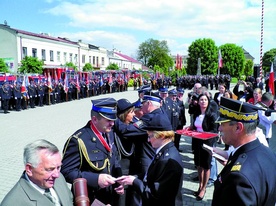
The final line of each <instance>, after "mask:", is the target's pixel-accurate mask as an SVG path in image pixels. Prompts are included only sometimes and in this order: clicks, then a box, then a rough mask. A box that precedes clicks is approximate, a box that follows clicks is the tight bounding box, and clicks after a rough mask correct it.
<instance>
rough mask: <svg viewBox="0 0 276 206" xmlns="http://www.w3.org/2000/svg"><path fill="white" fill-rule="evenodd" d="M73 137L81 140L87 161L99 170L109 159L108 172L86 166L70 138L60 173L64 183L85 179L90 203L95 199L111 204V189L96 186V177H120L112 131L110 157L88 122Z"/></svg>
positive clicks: (72, 139) (64, 152)
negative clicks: (101, 175) (86, 154)
mask: <svg viewBox="0 0 276 206" xmlns="http://www.w3.org/2000/svg"><path fill="white" fill-rule="evenodd" d="M79 133H80V134H79ZM74 135H77V136H78V138H81V139H82V140H83V142H84V144H85V146H86V149H87V152H88V155H89V159H90V161H92V163H93V164H94V165H97V166H98V167H99V168H100V167H102V166H103V163H104V161H105V159H106V158H109V160H110V171H109V170H108V167H105V168H104V169H103V170H101V171H96V170H94V169H93V168H92V167H91V166H90V165H89V164H88V162H87V161H86V159H85V158H84V157H83V155H82V154H81V155H80V151H79V145H78V141H77V138H75V137H72V138H69V139H68V140H67V142H66V143H65V147H64V150H63V159H62V166H61V173H62V174H63V175H64V177H65V179H66V181H67V182H69V183H71V184H72V183H73V181H74V180H75V179H77V178H85V179H86V180H87V187H88V196H89V199H90V202H91V203H92V202H93V200H94V199H95V198H97V199H99V200H100V201H102V202H103V203H105V204H112V199H113V194H112V193H113V189H112V187H107V188H102V189H100V188H99V185H98V177H99V174H110V175H112V176H113V177H119V176H121V175H122V171H121V167H120V165H119V163H118V159H117V155H118V153H117V149H116V147H115V145H114V134H113V131H112V132H110V133H108V135H109V141H110V142H109V145H111V146H112V155H110V154H109V152H108V151H107V150H106V149H105V148H104V146H103V145H102V143H101V142H100V140H99V139H98V138H97V137H96V135H95V134H94V133H93V131H92V130H91V128H90V121H89V122H88V123H87V125H86V126H84V127H83V128H81V129H79V130H78V131H76V132H75V133H74Z"/></svg>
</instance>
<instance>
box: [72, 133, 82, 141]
mask: <svg viewBox="0 0 276 206" xmlns="http://www.w3.org/2000/svg"><path fill="white" fill-rule="evenodd" d="M81 134H82V132H79V133H77V134H73V135H72V137H74V138H76V139H78V138H80V135H81Z"/></svg>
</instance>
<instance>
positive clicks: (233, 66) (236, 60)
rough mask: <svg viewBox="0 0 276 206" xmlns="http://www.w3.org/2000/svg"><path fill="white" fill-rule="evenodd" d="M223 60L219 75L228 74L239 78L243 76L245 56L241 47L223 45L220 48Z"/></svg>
mask: <svg viewBox="0 0 276 206" xmlns="http://www.w3.org/2000/svg"><path fill="white" fill-rule="evenodd" d="M220 50H221V56H222V59H223V68H221V70H220V73H221V74H230V75H231V76H234V77H239V76H241V75H243V74H244V66H245V56H244V52H243V49H242V47H240V46H237V45H236V44H230V43H227V44H224V45H222V46H220Z"/></svg>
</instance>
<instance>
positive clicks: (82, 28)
mask: <svg viewBox="0 0 276 206" xmlns="http://www.w3.org/2000/svg"><path fill="white" fill-rule="evenodd" d="M0 8H1V12H0V23H1V24H4V21H7V24H8V25H9V26H10V27H11V28H15V29H20V30H24V31H28V32H34V33H49V34H50V35H51V36H53V37H66V38H69V39H70V40H72V41H78V40H82V41H83V42H85V43H89V44H92V45H95V46H99V47H103V48H106V49H108V50H112V49H116V50H117V51H120V52H122V53H123V54H126V55H128V56H131V57H134V58H135V57H136V56H137V50H138V48H139V45H140V44H141V43H143V42H145V41H147V40H149V39H151V38H152V39H155V40H159V41H163V40H166V41H167V44H168V46H169V49H170V54H171V55H177V54H180V55H187V54H188V47H189V46H190V45H191V44H192V42H194V41H195V40H197V39H202V38H211V39H213V40H214V41H215V43H216V45H217V46H221V45H223V44H226V43H234V44H236V45H238V46H242V47H243V48H244V49H245V50H247V51H248V52H249V53H250V54H251V55H252V56H253V57H254V58H255V60H254V63H256V64H258V63H259V62H260V53H261V52H260V50H261V17H262V0H197V1H196V0H166V1H165V0H13V1H10V0H1V1H0ZM0 38H1V37H0ZM262 42H263V43H262V51H263V54H264V53H265V52H266V51H269V50H270V49H272V48H276V1H275V0H265V2H264V10H263V41H262Z"/></svg>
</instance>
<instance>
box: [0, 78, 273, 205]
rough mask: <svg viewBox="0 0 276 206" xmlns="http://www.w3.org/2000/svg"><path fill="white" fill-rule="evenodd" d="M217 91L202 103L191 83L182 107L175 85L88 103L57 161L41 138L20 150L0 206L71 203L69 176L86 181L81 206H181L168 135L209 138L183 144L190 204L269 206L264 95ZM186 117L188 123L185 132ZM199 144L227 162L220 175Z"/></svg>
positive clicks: (175, 148) (203, 90)
mask: <svg viewBox="0 0 276 206" xmlns="http://www.w3.org/2000/svg"><path fill="white" fill-rule="evenodd" d="M240 85H243V87H244V88H243V89H240V88H238V87H239V86H240ZM256 85H257V84H256ZM251 86H252V87H251ZM237 88H238V89H237ZM217 90H218V91H217V93H215V95H214V97H212V95H211V93H210V90H209V89H208V87H206V86H203V85H202V84H201V83H200V82H196V83H195V84H194V86H193V90H192V91H191V92H190V93H189V94H188V98H187V99H183V94H184V88H182V87H177V88H176V89H169V88H168V87H164V86H162V87H160V88H159V89H158V91H154V90H152V87H151V86H150V85H144V86H141V87H139V88H138V90H137V92H138V97H137V98H138V100H137V101H135V102H130V101H129V100H128V99H125V98H121V99H119V100H115V99H114V98H100V97H99V98H98V99H94V100H92V108H91V113H90V119H89V121H88V122H87V124H86V125H84V127H82V128H80V129H79V130H77V131H75V132H72V135H71V136H70V137H69V138H68V140H67V141H66V142H65V144H64V148H63V156H62V157H61V156H60V154H59V151H58V150H57V149H56V147H55V146H54V145H52V143H49V142H47V141H45V140H38V141H36V142H34V143H30V144H29V145H27V146H26V147H25V150H24V164H25V171H24V173H23V175H22V177H21V178H20V180H19V182H18V183H17V184H16V186H15V187H14V188H13V189H12V190H11V191H10V192H9V193H8V194H7V196H6V197H5V198H4V200H3V202H2V203H1V205H3V206H8V205H14V204H15V200H14V197H15V196H16V195H17V196H18V197H22V199H23V200H24V201H22V204H20V202H17V204H16V205H32V203H31V202H33V201H36V202H37V203H38V205H73V204H74V202H73V201H74V198H75V196H74V195H75V191H74V190H72V194H73V196H72V194H71V193H70V191H69V192H68V191H67V189H68V188H67V189H66V188H63V187H62V185H63V186H64V184H65V182H67V183H70V184H72V185H73V183H74V181H75V180H76V179H78V178H85V179H86V181H87V191H88V198H89V200H90V204H91V203H92V202H94V201H96V202H101V203H102V204H104V205H114V206H116V205H118V206H119V205H120V206H124V205H133V206H134V205H137V206H138V205H143V206H144V205H146V206H147V205H177V206H178V205H183V194H182V193H181V189H182V187H183V174H184V172H183V170H184V166H183V163H182V158H181V155H180V153H181V152H183V151H182V150H181V147H180V144H179V142H180V138H181V135H180V134H178V132H177V131H178V130H191V131H197V132H201V133H204V132H207V133H212V134H216V135H215V136H212V137H211V138H209V139H198V138H192V144H191V148H192V152H193V155H194V165H195V167H196V169H197V174H198V175H197V177H196V178H197V179H198V183H199V185H198V189H197V190H196V191H194V192H193V193H192V194H193V195H194V196H195V199H196V200H197V201H202V200H203V199H204V196H205V193H206V190H207V188H208V187H209V186H214V193H213V201H212V205H214V206H217V205H271V206H272V205H275V203H276V196H275V194H276V187H275V185H276V176H275V174H274V173H275V169H276V154H275V153H274V152H273V151H272V150H271V149H270V148H269V138H272V127H271V125H272V124H273V123H274V122H275V120H276V115H275V114H274V113H271V112H270V111H271V110H269V109H268V108H269V107H273V108H274V103H273V100H274V97H273V95H272V94H271V93H269V92H265V93H263V92H259V90H261V91H262V89H261V88H259V87H258V86H256V87H255V88H254V86H253V85H250V84H249V83H247V82H245V81H239V82H238V83H237V85H236V86H235V87H234V89H233V93H232V92H231V91H230V88H228V87H227V86H226V85H225V84H224V83H219V84H218V88H217ZM251 100H252V102H251ZM254 104H255V105H254ZM186 110H188V112H186ZM268 113H269V114H268ZM188 116H189V118H190V123H191V124H190V125H186V124H187V121H186V117H188ZM262 137H264V139H265V141H266V143H267V144H264V143H262V141H261V138H262ZM217 143H225V146H226V147H225V150H219V149H217V147H216V144H217ZM203 145H208V146H209V147H211V148H214V149H213V150H214V151H213V152H215V153H220V154H223V155H224V156H225V158H226V159H227V160H226V161H225V162H222V163H223V164H224V165H225V166H224V168H223V169H222V171H221V172H220V174H218V169H217V160H216V159H215V157H214V156H213V153H212V152H208V151H207V150H205V149H204V148H203ZM256 177H258V178H256ZM64 187H65V186H64ZM47 193H50V194H51V198H48V197H46V196H47V195H46V194H47ZM32 194H33V195H32ZM69 202H70V203H69Z"/></svg>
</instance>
